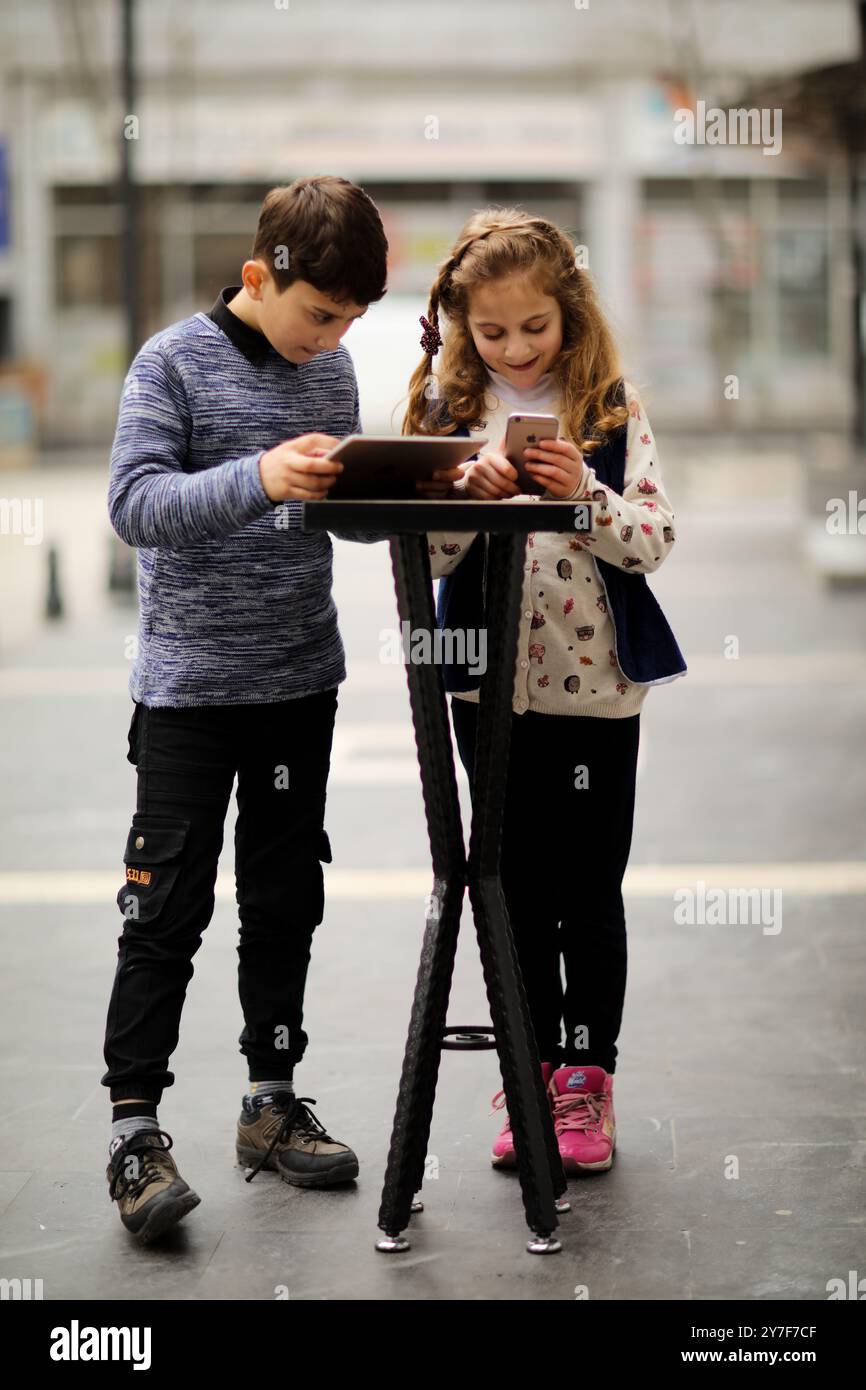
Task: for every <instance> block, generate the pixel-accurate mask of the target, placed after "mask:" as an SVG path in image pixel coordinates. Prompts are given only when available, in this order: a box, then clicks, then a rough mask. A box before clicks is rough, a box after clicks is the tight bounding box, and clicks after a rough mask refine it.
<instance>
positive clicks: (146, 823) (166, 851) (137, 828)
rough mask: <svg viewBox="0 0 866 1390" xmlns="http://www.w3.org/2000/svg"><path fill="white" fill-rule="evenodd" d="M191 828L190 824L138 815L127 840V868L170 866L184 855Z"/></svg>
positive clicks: (125, 859) (161, 817)
mask: <svg viewBox="0 0 866 1390" xmlns="http://www.w3.org/2000/svg"><path fill="white" fill-rule="evenodd" d="M189 826H190V823H189V821H188V820H172V819H170V818H169V817H167V816H139V815H137V814H136V815H135V816H133V818H132V828H131V829H130V832H129V835H128V836H127V840H126V850H125V851H124V855H123V862H124V864H167V863H171V861H172V860H173V859H177V858H178V857H179V856H180V854H181V853H182V851H183V847H184V843H185V841H186V837H187V835H188V834H189Z"/></svg>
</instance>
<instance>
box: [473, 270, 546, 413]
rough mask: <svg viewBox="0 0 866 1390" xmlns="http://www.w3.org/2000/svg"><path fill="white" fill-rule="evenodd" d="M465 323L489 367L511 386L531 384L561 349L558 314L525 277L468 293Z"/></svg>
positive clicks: (492, 283) (490, 283) (506, 279)
mask: <svg viewBox="0 0 866 1390" xmlns="http://www.w3.org/2000/svg"><path fill="white" fill-rule="evenodd" d="M467 323H468V326H469V332H470V333H471V334H472V341H473V342H474V344H475V346H476V348H477V349H478V352H479V353H480V355H481V357H482V359H483V360H484V362H485V363H486V364H487V366H488V367H492V369H493V371H495V372H501V374H502V375H503V376H504V377H505V378H506V379H507V380H508V381H510V382H512V384H513V385H514V386H517V387H523V388H528V387H530V386H534V385H535V383H536V382H537V381H538V379H539V377H540V376H543V375H544V373H545V372H547V371H549V370H550V368H551V367H552V365H553V362H554V360H555V358H556V355H557V353H558V352H559V350H560V348H561V347H562V310H561V309H560V307H559V302H558V300H556V299H554V298H553V296H552V295H549V294H544V293H542V291H541V290H540V289H539V288H538V286H537V285H535V284H534V283H533V281H532V280H531V279H530V277H529V276H528V275H508V276H505V277H503V279H501V280H491V281H488V282H487V283H486V284H484V285H479V286H477V287H476V288H475V289H473V290H470V291H469V297H468V313H467Z"/></svg>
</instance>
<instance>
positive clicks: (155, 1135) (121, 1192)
mask: <svg viewBox="0 0 866 1390" xmlns="http://www.w3.org/2000/svg"><path fill="white" fill-rule="evenodd" d="M163 1140H166V1141H167V1142H166V1143H163ZM172 1142H173V1141H172V1138H171V1135H170V1134H166V1132H165V1130H162V1129H145V1130H139V1132H138V1133H137V1134H131V1135H130V1136H129V1138H128V1139H125V1140H124V1141H123V1143H122V1144H121V1145H119V1147H118V1148H117V1149H116V1150H115V1151H114V1153H113V1154H112V1155H111V1158H110V1159H109V1162H108V1167H107V1169H106V1170H105V1176H106V1177H107V1178H108V1192H109V1196H110V1197H111V1200H112V1202H116V1203H117V1207H118V1210H119V1212H120V1219H121V1221H122V1222H123V1224H124V1226H125V1227H126V1229H127V1230H128V1231H132V1233H133V1235H136V1236H137V1237H138V1239H139V1241H140V1242H141V1244H142V1245H149V1244H150V1242H151V1241H152V1240H155V1239H156V1238H157V1236H161V1235H162V1234H163V1232H164V1231H167V1230H168V1229H169V1228H170V1227H171V1226H174V1225H176V1224H177V1222H178V1221H180V1220H181V1218H182V1217H184V1216H186V1214H187V1212H188V1211H192V1209H193V1207H197V1206H198V1204H199V1202H200V1201H201V1198H200V1197H199V1196H198V1194H197V1193H195V1192H193V1191H192V1188H191V1187H190V1186H189V1185H188V1184H187V1183H185V1182H184V1180H183V1178H182V1177H181V1176H180V1174H179V1173H178V1171H177V1168H176V1167H175V1162H174V1159H173V1158H172V1157H171V1155H170V1154H169V1152H168V1151H169V1149H170V1148H171V1146H172Z"/></svg>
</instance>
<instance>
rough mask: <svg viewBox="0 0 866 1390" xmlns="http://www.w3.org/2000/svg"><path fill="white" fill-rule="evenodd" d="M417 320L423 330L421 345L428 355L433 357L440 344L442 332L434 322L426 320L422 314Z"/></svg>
mask: <svg viewBox="0 0 866 1390" xmlns="http://www.w3.org/2000/svg"><path fill="white" fill-rule="evenodd" d="M418 322H419V323H421V324H423V326H424V332H423V333H422V334H421V346H422V348H423V349H424V351H425V352H426V353H427V355H428V357H435V356H436V354H437V352H438V351H439V349H440V348H441V346H442V334H441V333H440V332H439V329H438V328H437V327H436V324H435V323H428V322H427V320H426V319H425V317H424V315H423V314H422V315H421V317H420V319H419V320H418Z"/></svg>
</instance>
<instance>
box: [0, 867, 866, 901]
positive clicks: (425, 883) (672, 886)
mask: <svg viewBox="0 0 866 1390" xmlns="http://www.w3.org/2000/svg"><path fill="white" fill-rule="evenodd" d="M122 875H123V871H122V870H120V871H119V872H118V873H111V872H110V871H107V870H89V869H70V870H62V869H60V870H52V871H50V872H43V871H39V870H32V871H30V870H8V871H7V872H2V873H0V906H5V907H12V906H29V905H37V904H48V905H50V904H66V905H69V906H75V905H79V904H89V903H105V902H110V901H111V900H112V898H114V897H115V896H116V894H117V892H118V889H119V888H121V887H122V886H123V883H124V880H123V876H122ZM698 881H701V882H703V883H704V884H705V885H706V886H707V888H721V889H727V888H736V889H742V888H758V887H763V888H770V887H771V888H776V889H779V890H780V891H781V892H784V893H789V894H791V895H792V896H794V897H797V896H804V897H815V896H819V897H823V896H825V895H829V896H833V897H839V896H852V895H853V896H857V895H861V894H866V861H863V860H853V861H847V862H844V861H843V862H841V863H833V862H818V861H813V862H811V863H808V862H802V861H800V862H797V863H790V864H786V863H754V864H749V863H741V864H736V863H731V864H634V865H632V866H631V867H630V868H629V869H628V870H627V871H626V875H625V882H624V884H623V892H624V893H625V895H626V896H627V897H635V898H668V897H670V896H671V894H673V893H674V892H676V891H677V890H678V889H680V888H688V887H690V886H692V885H694V884H696V883H697V882H698ZM431 882H432V871H431V870H430V869H423V868H412V869H376V868H367V869H340V868H328V867H326V868H325V886H326V892H327V895H328V897H329V898H333V899H368V900H373V899H382V900H385V899H396V898H407V899H408V898H413V899H423V898H424V897H425V896H426V895H427V894H428V893H429V892H430V885H431ZM288 886H289V885H287V887H288ZM216 896H217V898H218V900H219V901H220V902H232V901H234V896H235V883H234V877H233V875H232V874H225V873H223V874H220V875H219V876H218V878H217V886H216Z"/></svg>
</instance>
